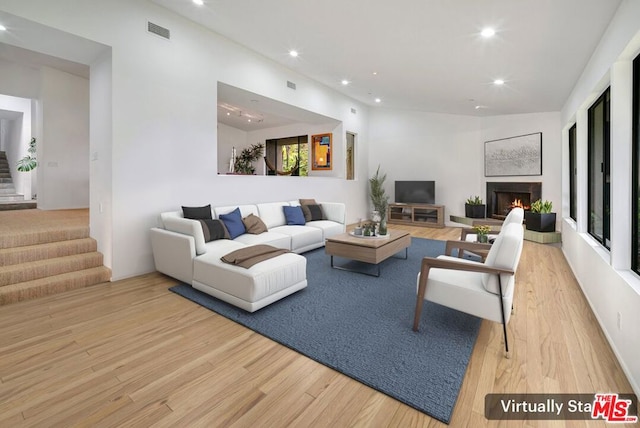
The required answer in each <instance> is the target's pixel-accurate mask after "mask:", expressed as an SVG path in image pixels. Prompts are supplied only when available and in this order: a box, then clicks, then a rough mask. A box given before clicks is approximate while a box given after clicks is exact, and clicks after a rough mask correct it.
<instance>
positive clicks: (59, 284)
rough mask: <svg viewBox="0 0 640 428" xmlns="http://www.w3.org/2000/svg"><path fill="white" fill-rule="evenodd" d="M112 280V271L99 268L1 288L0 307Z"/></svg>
mask: <svg viewBox="0 0 640 428" xmlns="http://www.w3.org/2000/svg"><path fill="white" fill-rule="evenodd" d="M110 280H111V269H109V268H107V267H104V266H98V267H93V268H90V269H83V270H80V271H75V272H68V273H64V274H60V275H55V276H50V277H47V278H40V279H36V280H33V281H27V282H20V283H17V284H11V285H6V286H4V287H0V305H6V304H9V303H16V302H20V301H23V300H29V299H35V298H37V297H43V296H49V295H52V294H57V293H62V292H64V291H69V290H75V289H78V288H84V287H89V286H92V285H97V284H101V283H105V282H109V281H110Z"/></svg>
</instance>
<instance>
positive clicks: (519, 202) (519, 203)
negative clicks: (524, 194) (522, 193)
mask: <svg viewBox="0 0 640 428" xmlns="http://www.w3.org/2000/svg"><path fill="white" fill-rule="evenodd" d="M516 207H519V208H522V209H524V210H528V209H530V208H531V207H530V206H528V205H524V204H523V203H522V199H518V198H516V199H514V200H513V202H511V205H510V206H509V208H510V209H513V208H516Z"/></svg>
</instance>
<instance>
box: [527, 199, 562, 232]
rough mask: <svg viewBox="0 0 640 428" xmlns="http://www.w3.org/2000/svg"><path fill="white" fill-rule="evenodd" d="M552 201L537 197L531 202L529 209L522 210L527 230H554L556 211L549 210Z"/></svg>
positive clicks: (551, 206)
mask: <svg viewBox="0 0 640 428" xmlns="http://www.w3.org/2000/svg"><path fill="white" fill-rule="evenodd" d="M552 208H553V203H552V202H551V201H543V200H541V199H538V200H537V201H535V202H534V203H532V204H531V210H529V211H525V212H524V220H525V225H526V228H527V230H534V231H536V232H555V230H556V213H553V212H551V209H552Z"/></svg>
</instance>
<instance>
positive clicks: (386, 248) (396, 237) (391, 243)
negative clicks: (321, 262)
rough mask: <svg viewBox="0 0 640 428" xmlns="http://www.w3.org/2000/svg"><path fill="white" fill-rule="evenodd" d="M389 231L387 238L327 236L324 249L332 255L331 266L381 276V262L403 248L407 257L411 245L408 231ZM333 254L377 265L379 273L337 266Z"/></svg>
mask: <svg viewBox="0 0 640 428" xmlns="http://www.w3.org/2000/svg"><path fill="white" fill-rule="evenodd" d="M388 233H389V237H386V238H369V237H359V236H353V235H351V234H350V233H342V234H340V235H336V236H332V237H331V238H327V240H326V243H325V247H324V251H325V253H326V254H328V255H330V256H331V267H332V268H334V269H342V270H347V271H350V272H358V273H363V274H365V275H372V276H380V263H381V262H383V261H384V260H386V259H388V258H389V257H391V256H393V255H394V254H397V253H399V252H400V251H402V250H404V258H405V259H407V256H408V253H407V251H408V250H407V249H408V248H409V246H410V245H411V235H409V233H408V232H405V231H403V230H394V229H388ZM333 256H338V257H343V258H345V259H351V260H357V261H360V262H364V263H370V264H373V265H376V266H377V268H378V270H377V273H376V274H371V273H368V272H364V271H359V270H354V269H349V268H346V267H344V266H336V265H334V263H333Z"/></svg>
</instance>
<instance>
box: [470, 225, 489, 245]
mask: <svg viewBox="0 0 640 428" xmlns="http://www.w3.org/2000/svg"><path fill="white" fill-rule="evenodd" d="M473 230H474V231H475V232H476V236H477V241H478V242H482V243H483V244H486V243H487V242H488V241H489V232H490V231H491V227H489V226H487V225H484V224H482V225H477V226H473Z"/></svg>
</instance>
